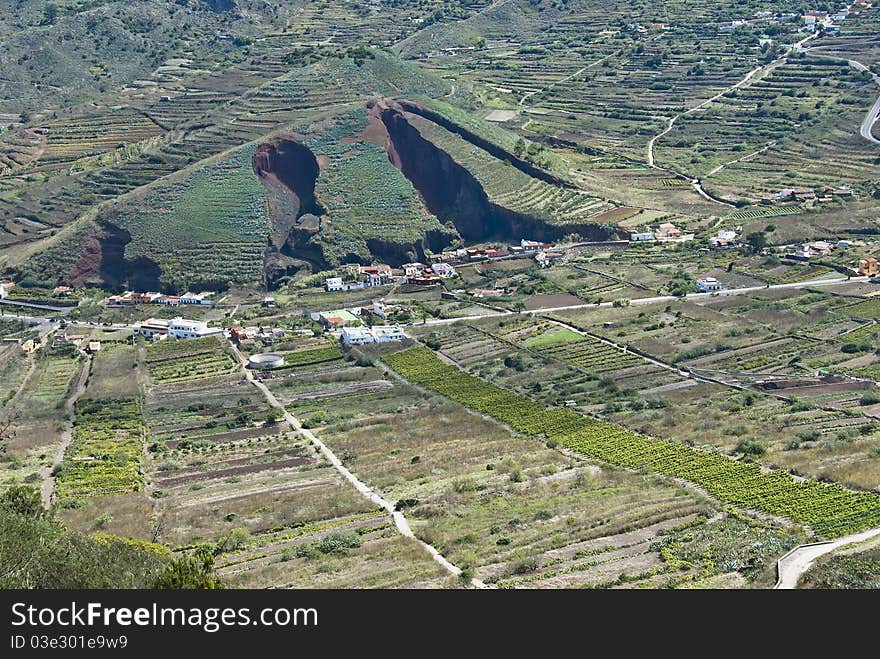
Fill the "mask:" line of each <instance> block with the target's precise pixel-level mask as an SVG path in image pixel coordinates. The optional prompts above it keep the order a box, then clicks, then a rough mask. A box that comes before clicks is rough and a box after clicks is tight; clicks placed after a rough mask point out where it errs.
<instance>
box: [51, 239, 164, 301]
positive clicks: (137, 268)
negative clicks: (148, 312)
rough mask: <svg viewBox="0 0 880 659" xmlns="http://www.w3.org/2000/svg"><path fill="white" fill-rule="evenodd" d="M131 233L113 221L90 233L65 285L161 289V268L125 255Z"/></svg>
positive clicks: (149, 260) (143, 289) (155, 264)
mask: <svg viewBox="0 0 880 659" xmlns="http://www.w3.org/2000/svg"><path fill="white" fill-rule="evenodd" d="M130 242H131V234H130V233H129V232H128V231H127V230H125V229H122V228H120V227H117V226H115V225H113V224H105V225H104V226H103V228H102V230H101V231H100V232H98V233H96V234H95V235H93V236H91V237H90V238H89V239H88V240H87V241H86V244H85V246H84V247H83V251H82V254H81V255H80V257H79V259H78V260H77V262H76V263H75V264H74V266H73V268H72V269H71V271H70V272H69V273H68V274H67V276H66V277H65V279H64V282H63V283H64V284H66V285H68V286H85V285H87V284H91V285H95V286H105V287H107V288H110V289H122V288H131V289H134V290H141V291H145V290H153V291H155V290H162V284H161V282H160V281H159V278H160V276H161V275H162V269H161V268H160V267H159V265H158V264H157V263H156V262H155V261H153V260H152V259H150V258H147V257H145V256H141V257H138V258H136V259H127V258H126V257H125V248H126V246H127V245H128V243H130Z"/></svg>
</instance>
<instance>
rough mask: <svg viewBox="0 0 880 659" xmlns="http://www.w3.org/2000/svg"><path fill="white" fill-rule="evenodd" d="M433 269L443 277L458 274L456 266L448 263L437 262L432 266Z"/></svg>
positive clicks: (446, 277)
mask: <svg viewBox="0 0 880 659" xmlns="http://www.w3.org/2000/svg"><path fill="white" fill-rule="evenodd" d="M431 270H433V271H434V274H435V275H437V276H438V277H440V278H441V279H448V278H449V277H455V275H456V274H457V273H456V272H455V268H453V267H452V266H451V265H449V264H448V263H435V264H434V265H432V266H431Z"/></svg>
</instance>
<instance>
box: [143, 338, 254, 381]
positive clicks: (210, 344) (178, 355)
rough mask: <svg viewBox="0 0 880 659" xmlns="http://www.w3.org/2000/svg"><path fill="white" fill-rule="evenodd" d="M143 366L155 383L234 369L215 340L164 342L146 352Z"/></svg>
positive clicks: (197, 378) (194, 377)
mask: <svg viewBox="0 0 880 659" xmlns="http://www.w3.org/2000/svg"><path fill="white" fill-rule="evenodd" d="M146 366H147V371H148V372H149V374H150V377H151V378H152V380H153V382H155V383H156V384H169V383H173V382H185V381H187V380H199V379H202V378H210V377H219V376H223V375H227V374H229V373H231V372H233V371H235V370H237V369H238V364H237V363H236V362H235V359H234V358H233V356H232V355H231V354H230V353H229V352H228V350H227V348H226V347H225V346H223V345H222V344H221V342H220V340H218V339H217V338H216V337H207V338H204V339H183V340H177V341H174V340H173V339H168V340H167V341H165V342H163V343H160V344H159V345H157V346H153V347H150V348H148V349H147V352H146Z"/></svg>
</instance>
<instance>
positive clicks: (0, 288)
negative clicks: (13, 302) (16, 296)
mask: <svg viewBox="0 0 880 659" xmlns="http://www.w3.org/2000/svg"><path fill="white" fill-rule="evenodd" d="M14 285H15V284H12V283H10V282H4V283H2V284H0V300H5V299H6V296H7V295H9V289H10V288H12V287H13V286H14Z"/></svg>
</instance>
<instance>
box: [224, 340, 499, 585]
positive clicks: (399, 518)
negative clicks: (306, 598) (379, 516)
mask: <svg viewBox="0 0 880 659" xmlns="http://www.w3.org/2000/svg"><path fill="white" fill-rule="evenodd" d="M232 350H233V352H234V353H235V354H236V356H237V357H238V360H239V362H241V365H242V369H243V371H244V374H245V377H246V378H247V380H248V381H249V382H250V383H251V384H253V385H254V386H255V387H256V388H257V389H259V390H260V391H261V392H262V393H263V396H264V397H265V398H266V400H267V401H268V402H269V404H270V405H271V406H272V407H274V408H275V409H278V410H281V412H282V413H283V415H284V419H285V421H287V422H288V423H289V424H290V426H291V427H292V428H293V429H294V430H295V431H296V432H297V433H299V434H300V435H301V436H302V437H304V438H306V439H307V440H309V441H311V442H312V443H313V444H314V445H315V446H317V447H318V449H319V450H320V451H321V453H322V454H323V455H324V457H325V458H327V460H329V461H330V464H332V465H333V467H334V468H335V469H336V471H338V472H339V473H340V474H341V475H342V477H343V478H344V479H345V480H346V481H348V482H349V483H350V484H351V485H353V486H354V487H355V489H357V491H358V492H360V493H361V494H362V495H363V496H364V497H366V498H367V499H369V500H370V501H371V502H373V503H374V504H376V505H378V506H380V507H381V508H384V509H385V510H386V511H388V513H390V514H391V516H392V518H393V519H394V525H395V526H396V527H397V530H398V531H399V532H400V534H401V535H403V536H404V537H407V538H412V539H413V540H416V541H417V542H418V543H419V544H420V545H421V546H422V547H423V548H424V549H425V550H426V551H427V552H428V553H429V554H430V555H431V557H432V558H433V559H434V560H435V561H437V562H438V563H439V564H440V565H442V566H443V567H444V568H445V569H446V570H447V571H448V572H449V573H450V574H452V575H454V576H456V577H460V576H461V568H459V567H457V566H455V565H453V564H452V563H450V562H449V561H448V560H446V558H444V557H443V555H442V554H441V553H440V552H439V551H437V549H436V548H435V547H433V546H432V545H429V544H428V543H426V542H424V541H422V540H420V539H419V538H417V537H416V535H415V533H413V531H412V529H411V528H410V525H409V522H408V521H407V519H406V517H405V516H404V515H403V513H401V512H400V511H397V510H395V507H394V504H393V503H392V502H390V501H388V500H387V499H385V498H384V497H383V496H382V495H381V494H379V493H378V492H377V491H376V490H374V489H373V488H371V487H370V486H368V485H367V484H366V483H364V482H363V481H361V480H360V479H358V478H357V476H355V475H354V474H353V473H351V472H350V471H349V470H348V469H347V468H346V467H345V465H343V464H342V461H341V460H340V459H339V458H338V457H337V456H336V454H335V453H333V451H332V450H330V448H329V447H328V446H327V445H326V444H324V443H323V442H322V441H321V440H320V439H318V438H317V437H316V436H315V434H314V433H313V432H312V431H311V430H309V429H308V428H303V426H302V424H301V423H300V421H299V419H297V418H296V417H294V416H293V415H292V414H290V412H288V411H287V409H286V408H285V407H284V406H283V405H282V404H281V403H280V402H279V401H278V399H277V398H276V397H275V395H274V394H273V393H272V391H271V390H270V389H269V388H268V387H267V386H266V385H265V384H263V383H262V382H260V381H259V380H257V379H255V378H254V376H253V373H252V372H251V371H250V370H249V369H248V368H247V359H245V357H244V355H242V354H241V352H240V351H239V350H238V348H236V347H235V346H233V347H232ZM470 583H471V585H473V586H474V587H476V588H488V587H489V586H487V585H486V584H485V583H483V582H482V581H480V580H479V579H476V578H474V579H471V581H470Z"/></svg>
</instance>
